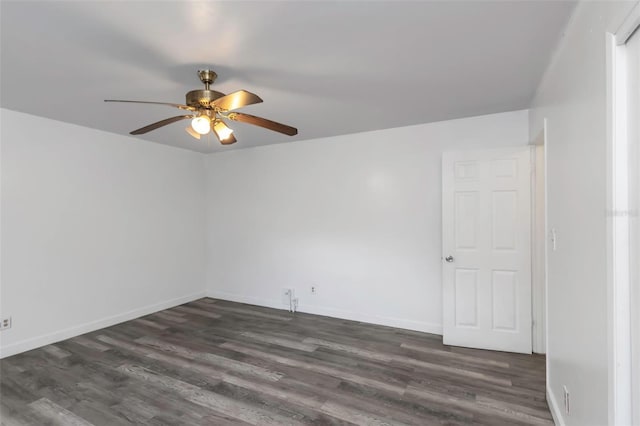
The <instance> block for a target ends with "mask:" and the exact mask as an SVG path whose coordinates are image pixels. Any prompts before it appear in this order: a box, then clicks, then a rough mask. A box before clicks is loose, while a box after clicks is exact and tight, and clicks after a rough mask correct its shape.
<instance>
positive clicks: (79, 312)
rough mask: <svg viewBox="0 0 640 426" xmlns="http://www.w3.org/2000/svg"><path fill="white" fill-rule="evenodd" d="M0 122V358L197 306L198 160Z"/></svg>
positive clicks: (123, 141)
mask: <svg viewBox="0 0 640 426" xmlns="http://www.w3.org/2000/svg"><path fill="white" fill-rule="evenodd" d="M0 113H1V117H0V118H1V123H2V129H1V154H2V163H1V165H2V209H1V212H2V215H1V220H2V224H1V225H2V239H1V242H2V251H1V253H2V259H1V260H2V271H1V273H2V275H1V288H0V299H1V301H0V312H1V315H2V317H5V316H12V318H13V327H12V328H11V329H9V330H5V331H2V333H1V335H0V337H1V339H2V341H1V344H2V347H1V351H2V356H7V355H11V354H13V353H17V352H20V351H23V350H27V349H31V348H34V347H37V346H40V345H43V344H47V343H51V342H52V341H56V340H60V339H64V338H67V337H70V336H72V335H76V334H80V333H83V332H86V331H89V330H92V329H96V328H101V327H104V326H106V325H111V324H113V323H116V322H119V321H123V320H126V319H130V318H132V317H135V316H139V315H142V314H145V313H148V312H151V311H154V310H158V309H162V308H163V307H168V306H169V305H174V304H178V303H182V302H185V301H187V300H191V299H193V298H196V297H198V296H201V295H203V293H204V287H205V285H204V281H205V278H204V277H205V266H204V262H205V256H204V250H205V239H204V232H203V230H204V229H205V223H204V222H205V216H204V210H205V205H204V199H205V193H204V165H203V159H202V156H201V155H200V154H197V153H194V152H190V151H186V150H181V149H177V148H171V147H167V146H163V145H159V144H153V143H149V142H144V141H141V140H138V139H134V138H130V137H125V136H119V135H115V134H111V133H106V132H102V131H97V130H92V129H88V128H84V127H79V126H75V125H71V124H66V123H61V122H57V121H52V120H48V119H44V118H39V117H35V116H31V115H26V114H22V113H18V112H14V111H9V110H6V109H2V110H1V112H0Z"/></svg>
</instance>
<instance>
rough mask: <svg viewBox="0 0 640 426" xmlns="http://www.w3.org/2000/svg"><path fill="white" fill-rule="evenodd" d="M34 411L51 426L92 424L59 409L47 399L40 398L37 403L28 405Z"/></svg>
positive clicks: (88, 425) (89, 425) (90, 425)
mask: <svg viewBox="0 0 640 426" xmlns="http://www.w3.org/2000/svg"><path fill="white" fill-rule="evenodd" d="M29 407H31V408H32V409H33V410H34V411H36V412H37V413H39V414H40V415H42V416H43V417H46V418H47V419H48V420H49V421H51V424H54V425H61V426H92V423H89V422H88V421H86V420H84V419H82V418H80V417H78V416H76V415H75V414H73V413H72V412H70V411H68V410H66V409H64V408H62V407H60V406H59V405H58V404H55V403H53V402H51V401H50V400H48V399H47V398H40V399H39V400H37V401H34V402H32V403H31V404H29Z"/></svg>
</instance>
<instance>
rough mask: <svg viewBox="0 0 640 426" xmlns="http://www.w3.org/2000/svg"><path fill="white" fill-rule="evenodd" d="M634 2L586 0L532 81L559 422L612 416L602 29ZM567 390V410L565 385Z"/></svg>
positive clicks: (611, 27)
mask: <svg viewBox="0 0 640 426" xmlns="http://www.w3.org/2000/svg"><path fill="white" fill-rule="evenodd" d="M634 3H635V2H583V3H581V4H579V5H578V6H577V8H576V10H575V11H574V15H573V17H572V19H571V20H570V22H569V24H568V27H567V29H566V32H565V36H564V38H563V40H562V41H561V42H560V45H559V47H558V50H557V52H556V54H555V55H554V59H553V61H552V62H551V64H550V66H549V69H548V70H547V72H546V75H545V78H544V79H543V81H542V83H541V85H540V87H539V88H538V91H537V94H536V96H535V100H534V102H533V109H532V110H531V114H530V130H531V136H532V137H533V136H534V135H537V134H538V133H539V132H540V129H541V128H542V123H543V119H544V118H545V117H546V118H547V124H548V128H547V141H546V143H547V145H546V149H547V173H548V175H547V189H548V194H547V202H548V204H547V206H548V224H547V226H548V229H551V228H555V229H556V230H557V250H556V251H552V250H549V252H548V296H547V297H548V340H547V343H548V346H547V361H548V375H549V383H548V390H549V394H550V405H551V408H552V411H553V413H554V416H555V417H556V419H557V421H558V423H559V424H567V425H581V426H583V425H604V424H608V423H609V422H608V410H609V404H608V402H607V401H608V391H607V390H608V374H609V373H610V372H609V370H608V344H607V343H608V335H607V333H608V332H609V330H608V328H607V324H608V322H607V309H608V306H607V263H606V262H607V252H606V223H607V222H606V199H607V198H606V182H607V177H606V169H607V166H606V158H607V147H606V142H607V135H606V119H607V114H606V111H607V94H606V87H607V84H606V49H605V32H607V31H609V32H615V30H616V29H617V28H618V26H619V25H620V24H621V23H622V21H623V19H624V17H625V16H626V15H627V14H628V12H629V11H630V10H631V8H632V6H633V4H634ZM563 385H566V386H567V388H568V390H569V392H570V400H571V413H570V415H566V414H564V408H563V405H562V401H563V393H562V387H563Z"/></svg>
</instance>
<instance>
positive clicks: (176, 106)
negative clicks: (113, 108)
mask: <svg viewBox="0 0 640 426" xmlns="http://www.w3.org/2000/svg"><path fill="white" fill-rule="evenodd" d="M104 101H105V102H126V103H131V104H152V105H166V106H171V107H174V108H179V109H184V110H187V111H195V110H196V108H194V107H191V106H189V105H183V104H173V103H171V102H148V101H123V100H120V99H105V100H104Z"/></svg>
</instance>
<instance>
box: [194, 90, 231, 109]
mask: <svg viewBox="0 0 640 426" xmlns="http://www.w3.org/2000/svg"><path fill="white" fill-rule="evenodd" d="M223 96H224V93H220V92H216V91H215V90H206V89H204V90H192V91H190V92H189V93H187V102H186V104H187V105H189V106H192V107H205V108H208V107H210V106H211V102H213V101H215V100H216V99H218V98H221V97H223Z"/></svg>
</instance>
